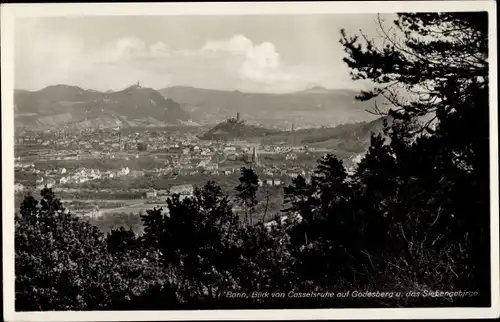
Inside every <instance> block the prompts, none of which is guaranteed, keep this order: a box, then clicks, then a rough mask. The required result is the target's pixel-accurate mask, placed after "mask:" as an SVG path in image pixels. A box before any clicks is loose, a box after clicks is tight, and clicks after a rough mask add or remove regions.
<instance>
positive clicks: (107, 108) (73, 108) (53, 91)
mask: <svg viewBox="0 0 500 322" xmlns="http://www.w3.org/2000/svg"><path fill="white" fill-rule="evenodd" d="M14 111H15V125H16V127H18V128H19V127H20V128H30V129H51V128H72V129H83V128H111V127H122V128H123V127H143V126H145V127H147V126H167V125H180V124H183V123H185V122H188V121H189V120H190V116H189V113H187V112H185V111H184V110H183V109H182V108H181V105H180V104H179V103H177V102H175V101H174V100H172V99H166V98H164V97H163V96H162V95H161V94H160V93H159V92H157V91H156V90H154V89H152V88H143V87H140V86H138V85H134V86H130V87H128V88H126V89H124V90H121V91H116V92H109V91H108V92H98V91H94V90H84V89H82V88H80V87H77V86H69V85H53V86H48V87H45V88H44V89H41V90H39V91H34V92H31V91H26V90H15V92H14Z"/></svg>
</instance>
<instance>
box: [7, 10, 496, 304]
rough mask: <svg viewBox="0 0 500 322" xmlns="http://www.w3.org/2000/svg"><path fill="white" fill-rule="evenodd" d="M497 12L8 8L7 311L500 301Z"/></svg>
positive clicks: (478, 302)
mask: <svg viewBox="0 0 500 322" xmlns="http://www.w3.org/2000/svg"><path fill="white" fill-rule="evenodd" d="M490 18H491V16H489V15H488V13H487V12H486V11H484V12H480V11H476V12H432V13H422V12H402V13H393V14H388V13H380V14H377V13H370V14H354V13H350V14H335V13H331V14H327V13H325V14H293V15H254V14H252V15H222V14H221V15H171V16H169V15H156V16H148V15H135V16H132V15H130V16H123V15H122V16H58V17H55V16H54V17H21V18H16V19H15V28H14V32H13V34H14V51H13V52H14V61H15V63H14V84H13V88H14V94H13V95H14V101H13V102H14V105H13V108H14V120H15V121H14V124H13V125H14V132H15V140H14V144H15V146H14V157H15V163H14V168H15V170H14V171H15V173H14V177H15V185H14V189H13V190H14V191H15V209H14V211H15V216H14V218H13V221H14V223H15V232H14V234H15V241H14V251H15V310H16V311H20V312H26V311H96V310H98V311H109V310H112V311H120V310H227V309H258V310H260V309H317V308H429V307H443V308H444V307H489V306H490V305H491V266H490V265H491V253H490V251H491V246H490V227H491V226H490V211H491V203H490V121H489V114H490V96H489V94H490V89H491V88H490V85H489V82H490V75H489V58H490V54H489V46H488V42H489V37H488V23H489V19H490ZM2 109H3V107H2ZM3 121H5V120H3Z"/></svg>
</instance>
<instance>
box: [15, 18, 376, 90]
mask: <svg viewBox="0 0 500 322" xmlns="http://www.w3.org/2000/svg"><path fill="white" fill-rule="evenodd" d="M375 20H376V15H338V14H329V15H311V14H309V15H295V16H293V15H286V16H285V15H270V16H262V15H261V16H128V17H124V16H114V17H111V16H110V17H103V16H100V17H68V18H64V17H51V18H47V17H43V18H40V17H35V18H33V17H32V18H20V19H18V20H16V25H15V85H16V88H22V89H29V90H38V89H41V88H43V87H45V86H47V85H54V84H70V85H78V86H81V87H83V88H87V89H97V90H108V89H114V90H117V89H121V88H124V87H126V86H129V85H131V84H133V83H136V82H137V81H140V82H141V85H143V86H148V87H153V88H163V87H167V86H175V85H187V86H195V87H201V88H214V89H227V90H241V91H256V92H283V91H294V90H301V89H304V88H308V87H311V86H316V85H320V86H325V87H328V88H353V87H354V88H359V86H360V85H359V84H357V83H354V82H352V81H351V80H350V77H349V72H348V69H347V67H346V66H345V64H344V63H343V62H342V57H343V56H344V52H343V50H342V47H341V45H340V43H339V39H340V29H341V28H345V29H346V30H347V31H348V32H350V33H357V32H358V31H359V29H361V30H363V32H366V33H368V34H371V35H376V33H374V32H375V28H376V23H375Z"/></svg>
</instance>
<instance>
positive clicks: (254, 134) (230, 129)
mask: <svg viewBox="0 0 500 322" xmlns="http://www.w3.org/2000/svg"><path fill="white" fill-rule="evenodd" d="M278 133H280V131H278V130H271V129H266V128H263V127H260V126H256V125H247V124H244V123H238V122H230V121H229V120H228V121H226V122H221V123H219V124H217V125H216V126H214V127H213V128H211V129H210V130H209V131H207V132H206V133H204V134H203V135H201V136H200V139H201V140H222V141H231V140H239V139H252V138H253V139H255V138H261V137H266V136H268V135H273V134H278Z"/></svg>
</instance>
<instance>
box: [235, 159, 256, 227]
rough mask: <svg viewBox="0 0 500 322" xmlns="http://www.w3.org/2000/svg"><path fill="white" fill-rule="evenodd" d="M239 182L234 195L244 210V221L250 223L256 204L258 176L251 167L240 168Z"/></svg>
mask: <svg viewBox="0 0 500 322" xmlns="http://www.w3.org/2000/svg"><path fill="white" fill-rule="evenodd" d="M239 181H240V184H239V185H238V186H236V192H237V194H236V196H237V199H238V201H239V203H240V205H242V206H243V208H244V210H245V221H246V222H247V224H252V219H251V214H252V213H253V212H254V210H255V206H256V205H257V203H258V202H257V191H258V189H259V177H258V176H257V174H256V173H255V172H254V171H253V169H251V168H245V167H243V168H241V176H240V177H239Z"/></svg>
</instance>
